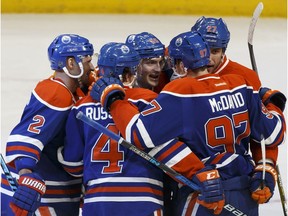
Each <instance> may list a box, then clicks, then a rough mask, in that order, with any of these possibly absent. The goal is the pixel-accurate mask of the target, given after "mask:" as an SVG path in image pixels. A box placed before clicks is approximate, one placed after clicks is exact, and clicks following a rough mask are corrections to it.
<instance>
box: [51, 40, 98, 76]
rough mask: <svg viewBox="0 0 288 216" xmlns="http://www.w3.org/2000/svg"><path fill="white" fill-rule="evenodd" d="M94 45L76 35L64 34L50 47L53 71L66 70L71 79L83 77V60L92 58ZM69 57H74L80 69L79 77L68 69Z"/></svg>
mask: <svg viewBox="0 0 288 216" xmlns="http://www.w3.org/2000/svg"><path fill="white" fill-rule="evenodd" d="M93 52H94V48H93V45H92V44H91V43H90V42H89V40H88V39H87V38H84V37H81V36H79V35H75V34H62V35H59V36H57V37H56V38H55V39H54V40H53V42H52V43H51V44H50V45H49V47H48V58H49V61H50V67H51V69H52V70H64V72H65V73H66V74H67V75H68V76H69V77H71V78H79V77H81V76H82V75H83V72H84V71H83V64H82V59H83V57H85V56H92V55H93ZM67 57H73V58H74V59H75V61H76V62H77V64H78V65H79V67H80V70H81V72H80V74H79V75H72V74H71V73H69V71H68V69H67V68H66V59H67Z"/></svg>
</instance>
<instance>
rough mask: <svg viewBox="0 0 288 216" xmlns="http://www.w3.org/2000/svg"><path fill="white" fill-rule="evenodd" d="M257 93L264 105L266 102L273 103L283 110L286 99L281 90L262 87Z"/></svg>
mask: <svg viewBox="0 0 288 216" xmlns="http://www.w3.org/2000/svg"><path fill="white" fill-rule="evenodd" d="M259 95H260V98H261V100H262V102H263V104H264V105H265V106H266V105H267V104H268V103H273V104H274V105H275V106H277V107H279V108H280V109H281V110H282V112H283V111H284V109H285V105H286V100H287V99H286V97H285V95H284V94H283V93H282V92H280V91H278V90H272V89H270V88H266V87H262V88H261V89H260V90H259Z"/></svg>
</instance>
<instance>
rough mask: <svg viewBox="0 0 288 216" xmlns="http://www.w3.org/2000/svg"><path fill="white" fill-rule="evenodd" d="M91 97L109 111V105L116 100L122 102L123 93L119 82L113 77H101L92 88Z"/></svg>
mask: <svg viewBox="0 0 288 216" xmlns="http://www.w3.org/2000/svg"><path fill="white" fill-rule="evenodd" d="M90 95H91V97H92V98H93V99H94V100H97V101H99V102H100V103H101V105H102V107H103V108H104V109H105V110H106V111H109V110H110V109H109V108H110V106H111V104H112V103H113V102H114V101H116V100H123V99H124V97H125V92H124V88H123V85H122V83H121V81H120V80H119V79H117V78H114V77H101V78H99V79H98V80H97V81H96V82H95V84H94V85H93V87H92V90H91V92H90Z"/></svg>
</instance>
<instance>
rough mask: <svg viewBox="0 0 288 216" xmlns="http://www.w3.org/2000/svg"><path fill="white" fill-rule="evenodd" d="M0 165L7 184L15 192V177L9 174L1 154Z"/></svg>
mask: <svg viewBox="0 0 288 216" xmlns="http://www.w3.org/2000/svg"><path fill="white" fill-rule="evenodd" d="M1 167H2V170H3V172H4V174H5V176H6V178H7V180H8V182H9V185H10V187H11V189H12V191H13V192H15V191H16V190H17V185H18V184H17V181H16V180H15V178H13V176H12V175H11V173H10V170H9V169H8V166H7V164H6V162H5V160H4V157H3V155H2V154H1Z"/></svg>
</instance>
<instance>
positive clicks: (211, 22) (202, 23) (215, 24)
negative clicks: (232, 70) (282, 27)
mask: <svg viewBox="0 0 288 216" xmlns="http://www.w3.org/2000/svg"><path fill="white" fill-rule="evenodd" d="M191 31H198V32H200V34H202V35H203V37H204V38H205V40H206V41H207V43H208V45H209V47H210V48H223V49H224V51H225V50H226V48H227V46H228V43H229V40H230V32H229V30H228V28H227V25H226V23H225V22H224V20H222V18H220V19H216V18H206V17H204V16H202V17H200V18H199V19H198V20H197V21H196V23H195V24H194V26H192V28H191Z"/></svg>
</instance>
